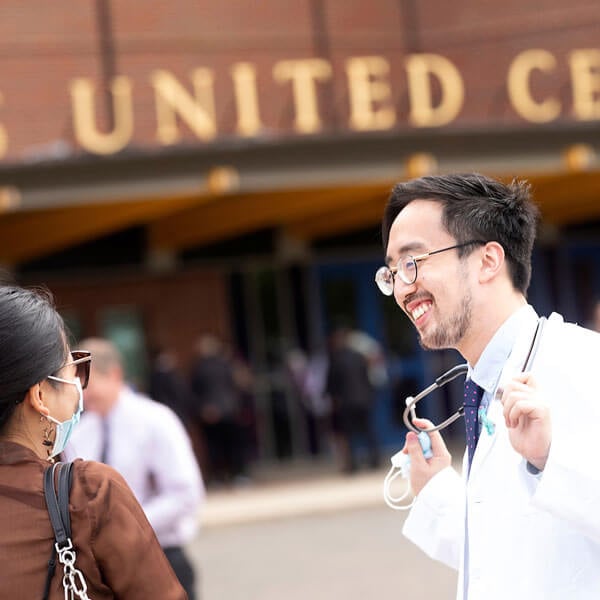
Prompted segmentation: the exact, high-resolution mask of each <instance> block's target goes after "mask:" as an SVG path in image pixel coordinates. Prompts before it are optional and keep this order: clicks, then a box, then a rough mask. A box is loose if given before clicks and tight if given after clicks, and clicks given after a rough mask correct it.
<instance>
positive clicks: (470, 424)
mask: <svg viewBox="0 0 600 600" xmlns="http://www.w3.org/2000/svg"><path fill="white" fill-rule="evenodd" d="M482 396H483V388H481V387H479V386H478V385H477V384H476V383H475V382H474V381H472V380H471V379H467V380H466V381H465V396H464V407H465V428H466V432H467V449H468V451H469V469H471V463H472V462H473V455H474V454H475V447H476V446H477V440H478V439H479V419H478V417H477V412H478V411H479V404H480V403H481V397H482Z"/></svg>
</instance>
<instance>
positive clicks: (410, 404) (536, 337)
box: [402, 317, 546, 434]
mask: <svg viewBox="0 0 600 600" xmlns="http://www.w3.org/2000/svg"><path fill="white" fill-rule="evenodd" d="M545 322H546V317H541V318H539V319H538V322H537V326H536V328H535V333H534V334H533V339H532V340H531V345H530V347H529V351H528V352H527V357H526V358H525V362H524V363H523V368H522V369H521V372H524V371H528V370H529V369H530V368H531V364H532V363H533V359H534V358H535V355H536V353H537V351H538V347H539V345H540V339H541V335H542V330H543V328H544V323H545ZM468 370H469V365H467V364H464V365H456V366H455V367H452V368H451V369H450V370H448V371H446V372H445V373H444V374H443V375H440V376H439V377H438V378H437V379H436V380H435V381H434V382H433V383H432V384H431V385H430V386H429V387H426V388H425V389H424V390H423V391H422V392H419V393H418V394H417V395H416V396H408V398H406V400H405V402H406V408H405V409H404V414H403V415H402V420H403V421H404V424H405V425H406V427H408V429H410V430H411V431H414V432H415V433H416V434H419V433H422V432H424V433H431V432H432V431H441V430H442V429H445V428H446V427H448V425H451V424H452V423H454V421H456V420H457V419H460V418H461V417H462V416H463V415H464V412H465V407H464V406H461V407H460V408H459V409H458V410H457V411H456V412H455V413H454V414H453V415H451V416H450V417H448V418H447V419H446V420H445V421H443V422H442V423H440V424H439V425H434V426H433V427H429V428H426V429H421V428H420V427H417V426H416V425H413V423H412V421H413V420H414V419H416V418H417V416H416V414H415V405H416V404H417V402H419V401H420V400H422V399H423V398H425V396H428V395H429V394H431V392H433V391H435V390H437V389H439V388H441V387H443V386H445V385H446V384H447V383H450V382H451V381H452V380H454V379H456V378H457V377H459V376H460V375H464V374H466V372H467V371H468ZM502 391H503V390H502V388H501V387H498V389H497V390H496V394H495V397H496V398H501V397H502Z"/></svg>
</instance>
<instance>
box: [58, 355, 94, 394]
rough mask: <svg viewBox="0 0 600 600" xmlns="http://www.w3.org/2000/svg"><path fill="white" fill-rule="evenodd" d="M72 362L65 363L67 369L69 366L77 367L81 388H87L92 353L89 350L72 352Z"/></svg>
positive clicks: (76, 374)
mask: <svg viewBox="0 0 600 600" xmlns="http://www.w3.org/2000/svg"><path fill="white" fill-rule="evenodd" d="M71 359H72V360H71V361H70V362H68V363H65V365H64V366H65V367H66V366H68V365H75V366H76V367H77V372H76V373H75V376H76V377H79V381H80V382H81V388H82V389H85V388H86V387H87V384H88V381H89V380H90V366H91V364H92V353H91V352H90V351H89V350H71Z"/></svg>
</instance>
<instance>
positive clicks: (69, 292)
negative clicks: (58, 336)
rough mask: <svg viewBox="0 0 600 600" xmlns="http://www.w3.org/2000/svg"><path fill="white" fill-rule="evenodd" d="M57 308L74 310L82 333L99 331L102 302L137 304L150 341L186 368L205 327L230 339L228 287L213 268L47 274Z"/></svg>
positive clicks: (123, 304) (104, 305)
mask: <svg viewBox="0 0 600 600" xmlns="http://www.w3.org/2000/svg"><path fill="white" fill-rule="evenodd" d="M45 284H46V285H47V286H48V287H49V288H50V290H51V291H52V292H53V294H54V296H55V300H56V303H57V306H58V308H59V310H61V311H66V312H69V313H73V314H75V315H76V316H77V317H78V319H79V320H80V322H81V325H82V329H83V330H82V336H83V337H87V336H94V335H100V334H101V331H100V322H99V317H100V314H101V311H102V309H103V308H108V307H115V306H135V307H137V308H138V309H139V313H140V315H141V317H142V319H143V322H144V326H145V332H144V333H145V336H146V340H147V341H148V343H160V344H163V345H164V346H166V347H168V348H171V349H172V350H173V351H174V352H175V354H176V356H177V358H178V360H179V362H180V364H181V366H182V368H184V369H187V367H188V365H189V361H190V359H191V357H192V352H193V346H194V343H195V341H196V339H197V338H198V336H199V335H200V334H201V333H203V332H212V333H214V334H217V335H219V336H221V337H222V338H223V339H225V340H227V341H231V331H230V322H229V302H228V292H227V289H226V284H225V280H224V277H223V275H222V274H221V273H219V272H217V271H212V270H200V271H189V272H185V273H178V274H169V275H162V276H157V275H148V274H144V276H143V277H142V276H141V275H140V276H133V275H129V276H118V275H117V276H112V277H108V276H102V275H98V274H95V275H94V276H93V279H92V278H91V277H90V278H89V279H75V278H71V279H69V280H68V281H67V280H65V281H60V280H54V281H53V280H50V279H46V280H45Z"/></svg>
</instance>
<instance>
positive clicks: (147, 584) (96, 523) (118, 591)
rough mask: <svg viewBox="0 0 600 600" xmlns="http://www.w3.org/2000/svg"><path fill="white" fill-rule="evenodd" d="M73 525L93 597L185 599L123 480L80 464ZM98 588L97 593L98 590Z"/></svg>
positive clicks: (73, 493) (96, 466) (94, 465)
mask: <svg viewBox="0 0 600 600" xmlns="http://www.w3.org/2000/svg"><path fill="white" fill-rule="evenodd" d="M73 479H74V480H73V486H72V490H71V501H70V503H71V523H72V531H73V541H74V545H75V547H76V549H77V554H78V559H77V564H78V566H79V567H80V569H81V570H82V571H83V573H84V576H85V577H86V581H87V583H88V588H89V591H88V593H89V596H90V597H91V598H95V597H96V596H98V597H111V592H112V595H114V597H115V598H124V599H125V598H126V599H127V600H136V599H138V598H140V599H141V598H144V599H145V600H147V599H152V598H156V599H157V600H158V599H160V600H185V599H186V598H187V595H186V593H185V591H184V590H183V588H182V587H181V585H180V584H179V581H178V580H177V578H176V576H175V574H174V572H173V570H172V569H171V566H170V564H169V562H168V560H167V558H166V557H165V555H164V552H163V551H162V548H161V547H160V544H159V543H158V540H157V539H156V535H155V534H154V531H153V530H152V527H151V526H150V523H149V522H148V519H147V518H146V516H145V515H144V512H143V510H142V508H141V506H140V505H139V503H138V502H137V500H136V499H135V497H134V495H133V492H132V491H131V489H130V488H129V486H128V485H127V483H126V482H125V480H124V479H123V477H122V476H121V475H120V474H119V473H118V472H117V471H115V470H114V469H113V468H111V467H109V466H107V465H104V464H101V463H96V462H91V461H81V460H77V461H75V469H74V478H73ZM94 588H96V589H94Z"/></svg>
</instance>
